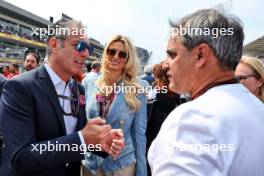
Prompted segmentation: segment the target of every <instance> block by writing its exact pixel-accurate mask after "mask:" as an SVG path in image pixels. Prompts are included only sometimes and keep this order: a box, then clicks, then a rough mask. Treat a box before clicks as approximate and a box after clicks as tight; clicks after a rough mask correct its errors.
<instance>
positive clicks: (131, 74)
mask: <svg viewBox="0 0 264 176" xmlns="http://www.w3.org/2000/svg"><path fill="white" fill-rule="evenodd" d="M114 42H122V43H123V44H124V45H125V49H126V52H127V53H128V58H127V61H126V65H125V67H124V69H123V73H122V76H121V81H122V82H123V84H124V86H133V87H134V88H135V90H136V91H135V92H130V93H128V92H125V93H124V98H125V101H126V103H127V104H128V106H129V108H130V109H131V110H132V111H136V110H137V109H138V108H139V107H140V101H139V99H138V98H137V95H138V90H139V89H140V85H139V83H138V81H137V75H138V73H139V72H138V68H139V60H138V58H137V54H136V51H135V48H134V46H133V45H132V42H131V41H130V39H129V38H128V37H126V36H122V35H116V36H114V37H113V38H112V39H111V40H110V41H109V42H108V43H107V45H106V47H105V49H104V52H103V57H102V69H101V71H102V76H101V77H100V78H99V79H98V80H97V83H99V84H104V85H107V84H108V81H109V80H111V78H110V77H111V72H110V69H109V67H108V65H107V64H106V59H107V57H108V56H107V49H108V48H109V46H110V45H111V44H112V43H114Z"/></svg>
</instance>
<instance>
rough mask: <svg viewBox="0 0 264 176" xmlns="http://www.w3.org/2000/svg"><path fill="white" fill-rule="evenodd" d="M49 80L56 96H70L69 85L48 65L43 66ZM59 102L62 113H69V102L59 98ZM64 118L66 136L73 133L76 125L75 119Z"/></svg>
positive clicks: (70, 117) (71, 80)
mask: <svg viewBox="0 0 264 176" xmlns="http://www.w3.org/2000/svg"><path fill="white" fill-rule="evenodd" d="M44 66H45V68H46V70H47V72H48V74H49V76H50V78H51V81H52V83H53V85H54V87H55V89H56V92H57V94H59V95H65V96H71V92H70V88H69V84H66V82H65V81H63V80H62V79H61V78H60V77H59V76H58V75H57V74H56V73H55V72H54V71H53V70H52V68H50V66H49V65H48V64H46V63H45V64H44ZM71 82H73V79H72V78H71V79H70V81H69V83H71ZM59 101H60V105H61V107H62V108H63V109H64V111H66V112H70V111H71V108H70V101H67V100H63V99H62V98H59ZM63 117H64V122H65V127H66V132H67V134H70V133H73V132H74V131H75V128H76V124H77V118H75V117H73V116H65V115H63Z"/></svg>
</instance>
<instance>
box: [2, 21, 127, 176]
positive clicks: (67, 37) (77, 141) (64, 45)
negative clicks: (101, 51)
mask: <svg viewBox="0 0 264 176" xmlns="http://www.w3.org/2000/svg"><path fill="white" fill-rule="evenodd" d="M56 25H57V27H61V28H68V29H70V31H72V30H73V29H74V28H76V29H80V28H81V27H82V26H81V23H79V22H76V21H68V20H66V21H65V20H61V21H59V22H58V23H57V24H56ZM56 25H54V26H56ZM47 55H48V62H47V63H46V64H45V65H43V66H40V67H39V68H37V69H35V70H33V71H31V72H26V73H24V74H22V75H20V76H17V77H16V78H13V79H11V80H9V81H8V82H7V83H6V84H5V86H4V90H3V94H2V97H1V102H0V116H1V118H2V123H1V127H2V133H3V137H4V147H3V153H2V154H3V155H2V165H1V168H0V175H1V176H78V175H79V174H80V173H79V170H80V161H81V160H82V159H84V154H83V153H84V151H83V150H82V149H81V147H80V146H82V147H84V146H83V145H82V144H90V146H91V145H92V144H93V145H94V146H96V145H97V144H101V146H102V148H103V149H104V150H105V151H106V152H108V153H109V154H111V155H112V156H117V155H118V154H119V153H120V151H121V150H122V148H123V146H124V140H123V137H122V133H120V131H117V130H111V126H109V125H105V121H104V120H102V119H100V118H97V119H95V120H91V121H88V123H86V117H85V110H84V104H83V102H84V100H83V97H84V91H83V90H84V89H82V88H81V87H80V86H78V88H77V83H76V81H74V80H72V79H71V77H72V76H73V75H78V74H81V73H82V72H81V68H82V65H83V64H84V60H85V58H87V57H88V55H89V53H88V49H87V37H86V36H85V35H84V34H81V33H78V34H76V33H75V35H73V34H72V33H70V34H57V33H56V34H55V35H54V36H50V37H49V39H48V53H47ZM61 85H64V86H61ZM70 85H72V87H73V88H74V86H75V91H73V92H72V95H71V94H70V95H67V92H68V93H69V92H70V91H71V87H70ZM61 90H63V91H61ZM76 92H78V94H76ZM64 93H65V94H64ZM62 94H63V95H62ZM74 95H77V96H74ZM67 102H69V103H67ZM66 107H68V109H67V108H66ZM69 109H70V110H69ZM85 146H86V145H85ZM96 149H98V148H95V149H94V150H96Z"/></svg>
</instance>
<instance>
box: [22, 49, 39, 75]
mask: <svg viewBox="0 0 264 176" xmlns="http://www.w3.org/2000/svg"><path fill="white" fill-rule="evenodd" d="M38 65H39V56H38V55H37V54H36V53H28V54H27V55H26V57H25V61H24V69H25V70H26V71H30V70H33V69H35V68H37V67H38Z"/></svg>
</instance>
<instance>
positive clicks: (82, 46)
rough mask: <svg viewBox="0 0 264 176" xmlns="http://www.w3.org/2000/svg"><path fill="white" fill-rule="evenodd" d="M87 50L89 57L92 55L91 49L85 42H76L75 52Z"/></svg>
mask: <svg viewBox="0 0 264 176" xmlns="http://www.w3.org/2000/svg"><path fill="white" fill-rule="evenodd" d="M86 48H87V50H88V51H89V54H90V55H91V54H92V53H93V47H92V46H91V45H90V44H88V43H87V42H85V41H78V42H77V43H76V48H75V49H76V50H77V51H79V52H82V51H84V50H85V49H86Z"/></svg>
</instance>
